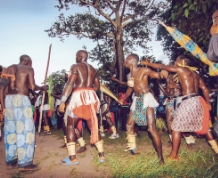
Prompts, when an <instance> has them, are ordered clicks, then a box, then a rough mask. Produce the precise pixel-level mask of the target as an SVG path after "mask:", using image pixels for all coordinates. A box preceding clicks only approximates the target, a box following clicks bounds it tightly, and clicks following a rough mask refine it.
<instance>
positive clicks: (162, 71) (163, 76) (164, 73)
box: [160, 70, 169, 79]
mask: <svg viewBox="0 0 218 178" xmlns="http://www.w3.org/2000/svg"><path fill="white" fill-rule="evenodd" d="M168 75H169V73H168V71H166V70H161V71H160V77H161V78H165V79H166V78H167V77H168Z"/></svg>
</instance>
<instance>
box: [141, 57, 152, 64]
mask: <svg viewBox="0 0 218 178" xmlns="http://www.w3.org/2000/svg"><path fill="white" fill-rule="evenodd" d="M148 63H150V59H149V58H147V59H145V60H143V61H141V62H140V64H141V65H148Z"/></svg>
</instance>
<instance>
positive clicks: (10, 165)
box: [7, 162, 17, 170]
mask: <svg viewBox="0 0 218 178" xmlns="http://www.w3.org/2000/svg"><path fill="white" fill-rule="evenodd" d="M16 166H17V162H15V163H12V164H9V165H8V166H7V169H8V170H11V169H14V168H15V167H16Z"/></svg>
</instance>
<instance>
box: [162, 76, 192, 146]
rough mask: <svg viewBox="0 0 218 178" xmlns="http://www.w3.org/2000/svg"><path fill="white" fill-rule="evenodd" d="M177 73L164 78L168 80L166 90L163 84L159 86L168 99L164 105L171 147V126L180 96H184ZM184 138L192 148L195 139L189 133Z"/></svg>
mask: <svg viewBox="0 0 218 178" xmlns="http://www.w3.org/2000/svg"><path fill="white" fill-rule="evenodd" d="M175 76H176V73H168V72H167V73H166V75H165V76H164V78H165V79H166V83H167V86H166V89H164V88H163V86H162V85H161V84H159V87H160V89H161V90H162V91H163V93H164V95H165V96H166V97H167V98H166V101H165V103H164V105H166V120H167V128H168V129H167V130H168V134H169V138H170V141H169V145H170V146H171V145H172V144H171V143H172V130H171V125H172V122H173V118H174V116H175V112H176V108H177V103H179V102H181V101H179V100H180V98H181V97H180V96H182V90H181V87H180V84H179V81H177V80H175ZM183 136H184V138H185V141H186V144H187V147H188V148H192V144H194V143H195V138H194V137H193V136H192V135H191V134H190V133H188V132H186V133H184V135H183Z"/></svg>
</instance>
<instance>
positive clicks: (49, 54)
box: [38, 44, 52, 134]
mask: <svg viewBox="0 0 218 178" xmlns="http://www.w3.org/2000/svg"><path fill="white" fill-rule="evenodd" d="M51 47H52V44H50V46H49V52H48V61H47V66H46V71H45V78H44V87H46V79H47V75H48V68H49V62H50V56H51ZM44 101H45V91H43V95H42V103H41V106H40V115H39V126H38V133H39V134H40V133H41V125H42V111H43V106H44Z"/></svg>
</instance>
